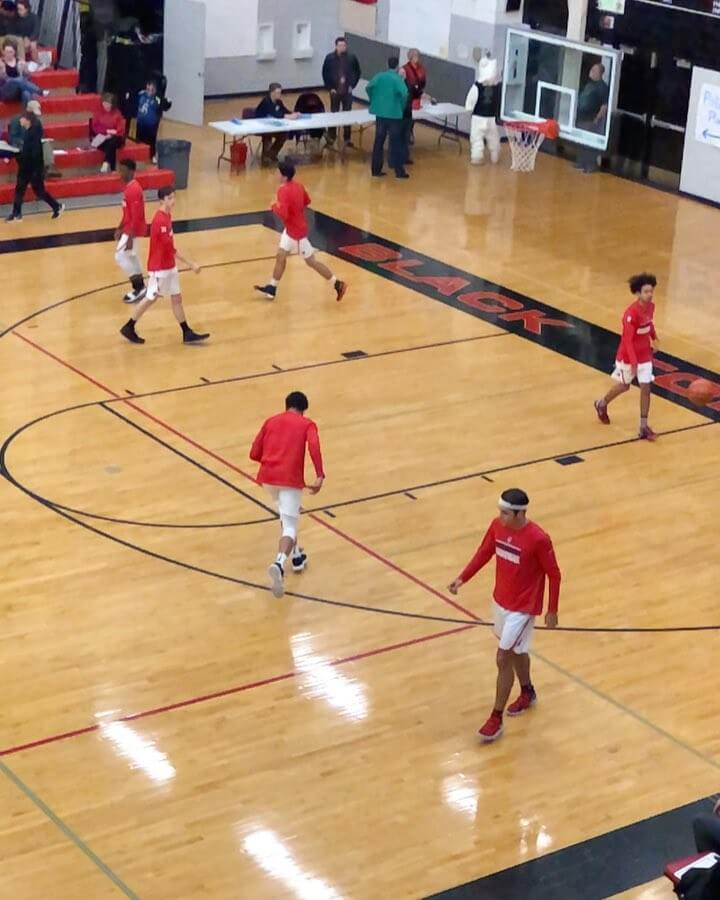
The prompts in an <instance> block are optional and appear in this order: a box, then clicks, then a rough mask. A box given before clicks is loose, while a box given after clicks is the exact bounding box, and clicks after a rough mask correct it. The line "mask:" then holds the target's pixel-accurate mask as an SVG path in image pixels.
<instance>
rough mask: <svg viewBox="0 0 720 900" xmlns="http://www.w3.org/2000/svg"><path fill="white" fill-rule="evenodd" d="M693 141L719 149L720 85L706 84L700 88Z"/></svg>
mask: <svg viewBox="0 0 720 900" xmlns="http://www.w3.org/2000/svg"><path fill="white" fill-rule="evenodd" d="M695 140H696V141H700V143H702V144H711V145H712V146H713V147H717V148H718V149H720V85H717V84H708V83H707V82H706V83H705V84H703V85H702V86H701V88H700V96H699V97H698V108H697V116H696V117H695Z"/></svg>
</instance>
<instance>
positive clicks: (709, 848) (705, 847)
mask: <svg viewBox="0 0 720 900" xmlns="http://www.w3.org/2000/svg"><path fill="white" fill-rule="evenodd" d="M693 832H694V834H695V846H696V847H697V852H698V853H717V854H718V855H719V856H720V800H718V801H716V803H715V806H714V807H713V811H712V812H711V813H703V814H702V815H700V816H697V817H696V818H695V820H694V821H693Z"/></svg>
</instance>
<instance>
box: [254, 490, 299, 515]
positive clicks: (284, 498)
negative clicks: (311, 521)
mask: <svg viewBox="0 0 720 900" xmlns="http://www.w3.org/2000/svg"><path fill="white" fill-rule="evenodd" d="M263 487H264V488H265V490H266V491H267V492H268V494H270V496H271V497H272V498H273V501H274V502H275V505H276V506H277V511H278V512H279V513H280V515H281V516H290V517H291V518H293V519H297V518H298V517H299V516H300V506H301V505H302V491H301V490H300V488H292V487H279V486H278V485H276V484H265V485H263Z"/></svg>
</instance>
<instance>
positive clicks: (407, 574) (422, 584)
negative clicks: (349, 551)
mask: <svg viewBox="0 0 720 900" xmlns="http://www.w3.org/2000/svg"><path fill="white" fill-rule="evenodd" d="M13 334H14V335H15V337H17V338H19V339H20V340H21V341H24V342H25V343H26V344H28V345H29V346H31V347H33V348H34V349H35V350H37V351H39V352H40V353H43V354H44V355H45V356H47V357H49V358H50V359H52V360H54V361H55V362H56V363H58V365H61V366H63V367H64V368H66V369H69V370H70V371H71V372H73V373H74V374H75V375H78V376H79V377H80V378H84V379H85V381H88V382H89V383H90V384H92V385H94V386H95V387H97V388H100V390H102V391H105V393H107V394H109V395H110V396H111V397H113V398H114V399H115V400H119V401H121V402H122V403H124V404H125V405H126V406H129V407H130V408H131V409H134V410H135V411H136V412H138V413H140V415H142V416H145V417H146V418H147V419H150V421H152V422H154V423H155V424H156V425H159V426H160V427H161V428H164V429H165V430H166V431H169V432H170V433H171V434H174V435H175V436H176V437H178V438H180V440H183V441H185V442H186V443H188V444H190V446H191V447H194V448H195V449H196V450H199V451H200V452H201V453H204V454H205V455H206V456H209V457H211V458H212V459H214V460H216V461H217V462H219V463H221V464H222V465H224V466H227V467H228V468H229V469H232V471H233V472H236V473H237V474H238V475H240V476H242V477H243V478H245V479H247V480H248V481H251V482H252V483H253V484H255V479H254V478H253V476H252V475H250V474H249V473H248V472H245V471H244V470H243V469H241V468H240V467H239V466H236V465H235V463H233V462H231V461H230V460H229V459H226V458H225V457H224V456H221V455H220V454H219V453H216V452H215V451H214V450H211V449H210V448H209V447H205V446H204V445H203V444H200V443H198V441H196V440H194V439H193V438H191V437H190V436H189V435H187V434H185V433H184V432H182V431H179V430H178V429H177V428H174V427H173V426H172V425H170V424H169V423H168V422H165V421H164V420H163V419H160V418H159V417H158V416H155V415H153V413H151V412H148V411H147V410H146V409H143V407H142V406H138V404H137V403H135V402H133V401H132V400H131V399H129V398H128V397H125V396H123V395H121V394H117V393H116V392H115V391H113V390H111V388H109V387H108V386H107V385H105V384H103V383H102V382H100V381H98V380H97V379H95V378H93V377H92V376H91V375H88V374H87V373H86V372H83V371H82V370H81V369H78V368H77V367H76V366H74V365H72V364H71V363H69V362H67V360H64V359H62V357H60V356H57V355H56V354H54V353H52V352H51V351H50V350H48V349H47V348H45V347H43V346H42V345H41V344H38V343H36V342H35V341H33V340H31V339H30V338H28V337H26V336H25V335H23V334H20V333H19V332H17V331H13ZM310 518H311V519H312V520H313V521H314V522H316V523H317V524H319V525H322V526H323V527H324V528H326V529H328V530H329V531H332V532H333V533H334V534H335V535H337V536H338V537H340V538H341V539H342V540H344V541H346V542H347V543H349V544H352V546H354V547H356V548H357V549H358V550H362V551H363V553H366V554H367V555H368V556H370V557H372V558H373V559H376V560H377V561H378V562H380V563H382V564H383V565H384V566H386V567H387V568H388V569H391V570H392V571H393V572H396V573H397V574H398V575H401V576H402V577H403V578H406V579H407V580H408V581H411V582H412V583H413V584H415V585H417V586H418V587H421V588H422V589H423V590H425V591H426V592H427V593H429V594H432V596H433V597H437V598H438V599H440V600H442V601H443V603H445V604H446V605H448V606H451V607H453V609H456V610H458V611H460V612H461V613H462V614H463V615H464V616H466V617H467V618H468V619H470V620H471V621H473V622H478V621H481V620H480V619H478V617H477V616H476V615H475V614H474V613H472V612H470V610H469V609H466V608H465V607H464V606H461V605H460V604H459V603H456V602H455V601H454V600H451V599H450V597H446V596H445V594H443V593H441V592H440V591H438V590H436V588H434V587H432V586H431V585H429V584H427V583H426V582H424V581H422V580H421V579H419V578H417V577H416V576H415V575H412V574H411V573H410V572H408V571H406V570H405V569H403V568H401V567H400V566H398V565H396V564H395V563H394V562H392V561H391V560H389V559H387V558H386V557H384V556H383V555H382V554H380V553H378V552H377V551H375V550H373V549H371V548H370V547H368V546H366V545H365V544H363V543H362V542H361V541H358V540H356V539H355V538H353V537H351V536H350V535H349V534H347V533H346V532H344V531H342V530H341V529H340V528H336V527H335V526H333V525H331V524H330V523H329V522H325V521H324V520H323V519H320V518H319V517H317V516H316V515H314V514H313V515H311V516H310Z"/></svg>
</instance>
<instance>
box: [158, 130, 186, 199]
mask: <svg viewBox="0 0 720 900" xmlns="http://www.w3.org/2000/svg"><path fill="white" fill-rule="evenodd" d="M191 147H192V144H191V143H190V141H169V140H163V141H158V142H157V156H158V166H159V167H160V168H161V169H171V170H172V171H173V172H174V173H175V187H176V188H177V189H178V190H183V189H184V188H186V187H187V185H188V172H189V170H190V148H191Z"/></svg>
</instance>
